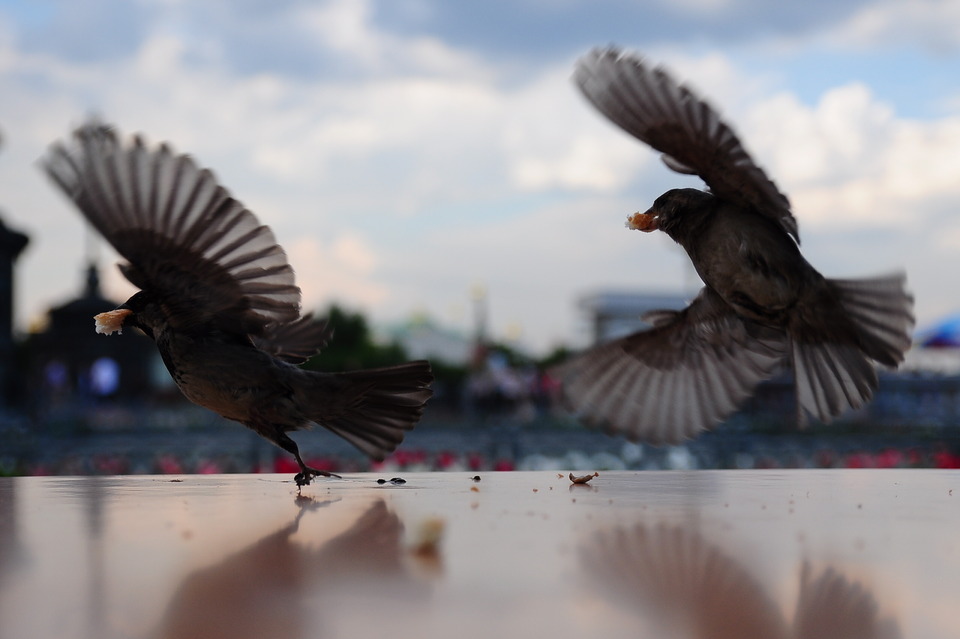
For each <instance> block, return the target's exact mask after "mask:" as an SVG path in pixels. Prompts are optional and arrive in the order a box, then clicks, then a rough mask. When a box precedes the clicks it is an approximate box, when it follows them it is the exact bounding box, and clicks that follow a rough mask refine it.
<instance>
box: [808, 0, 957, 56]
mask: <svg viewBox="0 0 960 639" xmlns="http://www.w3.org/2000/svg"><path fill="white" fill-rule="evenodd" d="M957 24H960V4H957V3H956V2H953V0H911V1H909V2H907V1H904V0H883V1H880V2H871V3H867V4H865V5H864V6H862V7H860V8H859V9H858V10H857V11H855V12H854V13H853V14H852V15H851V16H850V17H849V18H848V19H847V20H843V21H840V22H839V23H838V24H837V26H835V27H833V28H828V29H825V33H826V38H827V39H828V40H830V41H832V42H834V43H836V44H838V45H840V46H844V47H850V46H853V47H870V48H880V47H890V46H891V45H893V46H899V45H908V46H916V45H919V46H921V47H924V48H926V49H928V50H932V51H935V52H939V53H948V52H956V51H957V50H958V48H960V41H958V40H957Z"/></svg>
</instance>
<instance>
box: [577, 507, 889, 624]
mask: <svg viewBox="0 0 960 639" xmlns="http://www.w3.org/2000/svg"><path fill="white" fill-rule="evenodd" d="M582 558H583V560H584V562H585V563H586V567H587V571H588V572H589V573H590V574H591V575H592V576H593V577H594V578H595V581H596V582H597V583H598V584H599V586H600V587H601V588H603V591H604V593H605V594H606V595H608V597H609V599H610V600H611V601H613V602H617V603H619V604H620V605H621V606H623V607H624V608H625V609H627V610H630V611H634V612H637V613H638V614H641V615H642V616H643V619H644V621H646V622H649V623H652V624H654V625H655V626H656V627H658V628H659V629H660V630H661V633H660V636H664V637H690V638H696V639H701V638H702V639H708V638H709V639H733V638H734V637H736V638H738V639H742V638H744V637H752V638H756V639H777V638H784V639H786V638H788V637H789V638H797V639H800V638H803V639H813V638H814V637H815V638H817V639H825V638H829V637H838V638H839V637H843V638H844V639H860V638H863V639H866V638H872V639H895V638H898V637H900V633H899V630H898V629H897V626H896V623H895V622H894V621H892V620H889V619H885V618H881V617H880V615H879V606H878V605H877V602H876V600H875V598H874V596H873V595H872V594H871V593H870V592H869V591H868V590H867V589H866V588H865V587H864V586H862V585H860V584H857V583H855V582H852V581H850V580H849V579H847V578H846V577H844V576H843V575H842V574H841V573H839V572H838V571H837V570H835V569H833V568H830V567H828V568H826V569H825V570H823V572H822V573H821V574H819V575H817V576H814V575H813V570H812V569H811V567H810V564H809V563H807V562H805V563H804V564H803V565H802V566H801V569H800V578H801V583H800V594H799V600H798V602H797V607H796V613H795V617H794V621H793V623H792V624H789V625H788V623H787V619H786V618H785V616H784V615H783V613H782V611H781V610H780V608H779V607H778V606H777V604H776V602H775V601H774V599H773V598H772V597H771V596H770V594H769V592H770V591H769V590H768V589H766V588H764V587H763V585H762V584H761V583H760V582H759V581H758V580H757V579H756V578H755V577H754V576H753V575H751V574H750V573H749V572H748V571H747V570H746V569H745V568H744V566H743V565H742V564H741V563H740V562H738V561H736V560H735V559H734V558H732V557H730V556H728V555H726V554H724V553H723V552H722V551H721V550H720V549H719V548H718V547H717V546H715V545H713V544H711V543H709V542H707V541H706V540H705V539H704V538H703V537H702V536H701V535H700V534H699V532H697V531H695V530H692V529H689V528H685V527H682V526H672V525H668V524H660V525H657V526H655V527H649V528H648V527H647V526H644V525H642V524H638V525H636V526H634V527H632V528H616V529H613V530H607V531H601V532H599V533H597V534H595V535H594V536H592V537H591V538H590V542H589V543H588V544H587V545H586V546H585V547H584V548H583V549H582Z"/></svg>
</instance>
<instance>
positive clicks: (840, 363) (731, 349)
mask: <svg viewBox="0 0 960 639" xmlns="http://www.w3.org/2000/svg"><path fill="white" fill-rule="evenodd" d="M573 81H574V83H575V85H576V86H577V87H578V88H579V90H580V91H581V92H582V94H583V96H584V97H585V98H586V100H587V101H588V102H589V103H590V104H592V105H593V106H594V107H595V108H596V110H598V111H599V112H600V113H602V114H603V115H604V116H606V118H608V119H609V120H610V121H611V122H612V123H614V124H616V125H617V126H618V127H620V128H621V129H622V130H623V131H625V132H627V133H629V134H630V135H632V136H633V137H635V138H637V139H639V140H640V141H642V142H644V143H645V144H647V145H649V146H650V147H651V148H652V149H653V150H655V151H658V152H660V153H661V154H662V155H661V157H662V159H663V161H664V163H665V164H666V166H667V167H668V168H670V169H672V170H673V171H676V172H678V173H681V174H689V175H697V176H699V177H700V178H701V179H702V181H703V182H704V183H705V184H706V187H707V189H706V190H703V189H697V188H676V189H671V190H669V191H667V192H665V193H663V194H662V195H660V196H659V197H657V198H656V199H655V200H654V201H653V204H652V206H650V208H649V209H648V210H646V211H645V212H643V213H640V212H637V213H634V214H632V215H630V216H629V217H628V218H627V227H628V228H630V229H634V230H640V231H644V232H648V233H649V232H653V231H661V232H663V233H666V235H667V236H669V237H670V238H671V239H672V240H673V241H674V242H676V243H677V244H679V245H680V246H681V247H682V248H683V249H684V251H685V252H686V254H687V256H688V257H689V259H690V261H691V262H692V264H693V267H694V269H695V270H696V272H697V274H698V275H699V277H700V279H701V280H702V282H703V287H702V288H701V289H700V291H699V293H698V294H697V295H696V297H695V298H694V299H693V300H692V301H691V302H690V303H689V305H688V306H686V308H683V309H682V310H658V311H652V312H650V313H647V314H645V315H644V316H643V319H644V320H645V321H646V322H647V323H648V324H649V328H647V329H645V330H640V331H637V332H635V333H632V334H630V335H627V336H624V337H621V338H619V339H614V340H612V341H609V342H605V343H601V344H599V345H596V346H593V347H591V348H588V349H586V350H585V351H583V352H581V353H578V354H575V355H573V356H572V357H570V358H569V359H568V360H566V361H564V362H562V363H561V364H559V365H558V366H557V367H556V368H555V369H553V371H552V372H553V374H554V376H555V377H556V378H557V380H558V381H559V385H560V388H561V390H560V392H561V401H562V402H563V403H564V404H565V405H566V406H567V407H568V408H569V409H570V410H571V411H572V413H573V414H574V415H575V416H577V417H579V419H580V420H581V421H583V422H584V423H585V424H586V425H587V426H591V427H594V428H599V429H602V430H605V431H607V432H608V433H610V434H619V435H623V436H625V437H627V438H628V439H630V440H633V441H637V442H644V443H651V444H677V443H680V442H682V441H684V440H687V439H690V438H693V437H695V436H697V435H698V434H700V433H701V432H703V431H705V430H709V429H712V428H714V427H715V426H717V425H718V424H719V423H721V422H722V421H723V420H724V419H726V418H727V417H729V416H730V415H731V414H732V413H734V412H735V411H736V410H737V409H738V408H739V407H740V406H741V405H742V404H743V402H745V401H746V400H747V399H748V398H749V397H750V396H751V395H752V394H753V393H754V392H755V389H756V387H757V385H758V384H760V383H761V382H763V381H764V380H767V379H770V378H771V377H774V376H776V375H778V374H781V373H782V372H785V371H792V373H793V380H794V382H793V383H794V387H795V396H796V404H797V419H798V421H799V423H800V425H803V424H805V423H806V420H807V414H808V413H809V414H810V415H813V416H814V417H816V418H817V419H819V420H820V421H822V422H824V423H827V422H829V421H831V420H832V419H833V418H835V417H836V416H838V415H840V414H841V413H843V412H845V411H848V410H852V409H857V408H859V407H861V406H863V405H864V404H865V403H866V402H868V401H869V400H870V398H871V397H872V394H873V392H874V390H875V389H876V388H877V385H878V373H877V365H881V366H884V367H889V368H895V367H896V366H898V365H899V364H900V363H901V362H902V361H903V359H904V353H905V351H906V350H907V349H908V348H909V347H910V345H911V332H912V329H913V326H914V316H913V296H912V295H911V294H910V293H909V292H908V290H907V288H906V274H905V273H903V272H893V273H891V274H888V275H881V276H877V277H870V278H864V279H829V278H826V277H824V276H823V275H821V274H820V273H819V272H818V271H817V270H816V269H815V268H814V267H813V266H812V265H811V264H810V263H809V262H807V260H806V259H805V258H804V257H803V255H802V254H801V252H800V236H799V231H798V227H797V221H796V219H795V218H794V216H793V212H792V210H791V206H790V202H789V200H788V198H787V196H786V195H784V194H783V193H782V192H781V191H780V190H779V189H778V188H777V186H776V184H774V182H773V181H772V180H771V179H770V178H769V177H767V175H766V173H765V172H764V171H763V169H761V168H760V167H759V166H758V165H757V164H756V163H755V162H754V161H753V159H752V158H751V157H750V155H749V154H748V153H747V151H746V150H745V148H744V146H743V145H742V143H741V142H740V139H739V138H738V137H737V135H736V134H735V133H734V131H733V129H731V128H730V127H729V126H728V125H727V124H726V123H725V122H724V121H723V120H722V119H721V118H720V116H719V114H718V113H717V111H715V110H714V109H713V108H712V107H711V106H710V105H709V104H708V103H707V102H706V101H704V100H703V99H701V98H700V97H698V95H697V94H696V93H694V91H693V90H691V89H690V88H689V87H687V86H686V85H683V84H680V83H679V82H677V81H676V80H675V79H674V78H673V77H672V76H671V74H670V73H669V72H668V71H666V70H665V69H664V68H663V67H659V66H653V65H650V64H648V63H647V62H646V61H645V60H644V59H643V57H641V56H640V55H638V54H634V53H630V52H624V51H622V50H621V49H619V48H617V47H605V48H596V49H593V50H591V51H590V52H588V53H587V54H585V55H584V56H583V57H581V58H580V59H579V60H578V61H577V63H576V66H575V71H574V74H573Z"/></svg>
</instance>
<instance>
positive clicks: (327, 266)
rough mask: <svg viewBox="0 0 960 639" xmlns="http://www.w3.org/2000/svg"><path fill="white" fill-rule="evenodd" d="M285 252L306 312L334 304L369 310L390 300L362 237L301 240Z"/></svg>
mask: <svg viewBox="0 0 960 639" xmlns="http://www.w3.org/2000/svg"><path fill="white" fill-rule="evenodd" d="M286 250H287V258H288V260H289V261H290V264H291V265H292V266H293V268H294V271H295V272H296V277H297V284H298V285H299V286H300V290H301V291H302V292H303V307H304V309H305V310H323V308H324V307H326V306H327V305H329V304H330V303H331V302H339V303H344V302H347V303H349V305H351V306H352V307H360V308H364V309H370V308H374V307H377V306H378V305H380V304H381V303H382V302H383V300H384V299H385V298H386V297H387V290H386V287H385V286H384V285H383V284H382V283H380V279H379V278H378V275H379V273H378V269H379V267H380V263H379V260H378V258H377V256H376V254H375V252H374V250H373V249H372V248H371V247H370V245H369V244H368V243H367V242H366V240H364V239H363V238H362V237H361V236H359V235H356V234H345V235H341V236H338V237H335V238H333V239H332V240H331V241H330V242H326V243H324V242H323V241H321V240H320V239H318V238H316V237H302V238H300V239H298V240H295V241H294V242H292V243H290V244H289V245H288V246H287V247H286Z"/></svg>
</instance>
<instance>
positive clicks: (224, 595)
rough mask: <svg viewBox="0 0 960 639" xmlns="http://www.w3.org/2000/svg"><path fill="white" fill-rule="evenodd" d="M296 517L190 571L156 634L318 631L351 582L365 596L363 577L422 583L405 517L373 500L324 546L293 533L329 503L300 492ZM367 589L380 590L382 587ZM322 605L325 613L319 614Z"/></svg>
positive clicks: (404, 585)
mask: <svg viewBox="0 0 960 639" xmlns="http://www.w3.org/2000/svg"><path fill="white" fill-rule="evenodd" d="M297 505H298V506H299V507H300V511H299V512H298V514H297V516H296V518H295V519H294V520H293V521H292V522H291V523H290V524H288V525H286V526H284V527H283V528H281V529H280V530H278V531H276V532H274V533H272V534H270V535H268V536H266V537H264V538H262V539H260V540H259V541H257V542H256V543H254V544H252V545H250V546H249V547H247V548H245V549H244V550H241V551H240V552H238V553H236V554H234V555H232V556H229V557H227V558H226V559H224V560H223V561H221V562H220V563H218V564H216V565H214V566H211V567H209V568H205V569H203V570H199V571H197V572H194V573H193V574H191V575H189V576H188V577H187V578H186V579H185V580H184V581H183V583H182V584H181V585H180V586H179V588H178V589H177V591H176V592H175V594H174V596H173V599H172V601H171V602H170V604H169V606H168V608H167V611H166V613H165V616H164V619H163V620H162V622H161V628H160V630H159V632H157V633H156V634H155V636H156V637H158V638H164V637H171V638H172V637H177V638H178V639H182V638H185V637H203V638H204V639H217V638H219V637H224V638H226V637H229V638H230V639H243V638H244V637H251V638H252V637H256V638H258V639H269V638H272V637H278V638H279V637H283V638H285V639H296V638H298V637H315V636H319V635H321V634H323V632H322V630H323V629H322V628H318V627H316V624H317V622H318V620H320V621H322V617H323V611H324V599H325V597H326V595H328V594H331V593H332V592H334V591H341V592H342V591H343V590H344V589H346V590H347V591H348V593H349V594H350V595H351V596H354V595H355V596H358V597H362V596H364V595H363V592H364V591H363V589H362V588H358V587H357V586H358V584H361V583H363V584H366V583H367V582H378V583H382V584H388V585H389V586H390V587H395V588H397V589H400V590H402V591H403V592H405V593H407V594H416V593H417V592H419V588H418V587H417V586H418V585H419V584H418V583H417V582H416V580H413V579H412V578H411V577H410V576H409V575H408V574H407V568H406V565H405V564H404V561H403V559H404V557H403V552H402V551H403V548H402V544H401V537H402V533H403V524H402V523H401V521H400V519H399V518H398V517H397V515H396V514H394V513H392V512H390V511H389V510H388V509H387V506H386V504H385V503H384V502H383V500H377V501H375V502H374V503H373V504H372V505H371V506H370V507H369V508H368V509H367V510H366V511H365V512H364V513H363V514H362V515H361V516H360V517H359V518H358V519H357V521H356V522H355V523H354V524H353V525H352V526H351V527H350V528H349V529H348V530H346V531H345V532H343V533H342V534H340V535H339V536H337V537H334V538H333V539H331V540H329V541H328V542H326V543H324V544H323V545H321V546H320V547H319V548H310V547H309V546H307V545H305V544H303V543H299V542H295V541H293V540H291V537H292V535H293V534H294V533H296V532H297V530H298V529H299V525H300V520H301V518H302V517H303V516H304V515H305V514H306V513H307V512H309V511H311V510H316V509H317V508H319V507H320V506H323V505H327V504H326V503H324V502H316V501H314V500H313V499H310V498H305V497H299V498H298V499H297ZM366 592H368V593H370V594H371V596H376V595H377V592H378V591H377V589H376V588H375V587H374V588H370V589H368V590H367V591H366ZM318 610H319V614H318Z"/></svg>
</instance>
